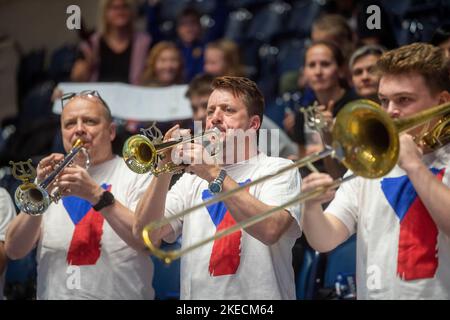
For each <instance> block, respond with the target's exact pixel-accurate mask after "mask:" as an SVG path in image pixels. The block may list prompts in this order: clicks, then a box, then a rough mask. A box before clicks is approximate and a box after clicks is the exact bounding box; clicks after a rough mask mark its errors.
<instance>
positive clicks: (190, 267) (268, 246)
mask: <svg viewBox="0 0 450 320" xmlns="http://www.w3.org/2000/svg"><path fill="white" fill-rule="evenodd" d="M212 87H213V92H212V93H211V96H210V98H209V101H208V106H207V109H206V114H207V117H206V130H211V129H213V128H217V129H219V130H220V139H221V141H222V142H223V153H222V158H219V159H217V158H216V162H215V161H214V159H213V158H212V157H211V156H209V155H208V154H207V153H206V152H205V150H204V147H203V146H202V145H201V144H198V143H188V144H185V145H183V146H182V147H181V148H175V149H174V150H173V152H169V153H167V155H166V157H165V159H164V160H163V161H161V163H160V165H164V163H167V162H169V161H172V159H173V160H175V159H174V158H175V156H176V157H178V158H179V159H180V160H181V161H182V162H183V163H184V164H185V165H186V168H185V170H186V171H187V172H189V173H190V174H184V175H183V176H182V177H181V178H180V180H179V181H178V182H177V183H176V184H175V185H174V186H173V187H172V189H170V191H169V183H170V179H171V174H166V175H160V176H158V177H155V178H154V179H153V180H152V182H151V184H150V186H149V187H148V189H147V191H146V192H145V194H144V196H143V197H142V198H141V201H140V202H139V204H138V206H137V208H136V216H135V224H134V234H135V236H136V238H138V239H142V230H143V229H144V227H145V226H146V225H148V224H149V223H150V222H153V221H157V220H160V219H161V218H162V217H163V216H166V217H170V216H173V215H175V214H177V213H180V212H181V211H183V210H186V209H189V208H191V207H193V206H194V205H197V204H199V203H201V202H204V201H206V200H208V199H210V198H211V197H213V196H214V195H216V194H218V193H221V192H227V191H229V190H232V189H234V188H237V187H238V186H239V185H242V184H245V183H248V182H249V181H252V180H255V179H257V178H259V177H261V176H265V175H268V174H271V173H274V172H275V171H277V169H279V168H281V167H284V166H286V165H287V164H288V163H291V161H289V160H285V159H281V158H273V157H268V156H267V155H265V154H262V153H258V151H257V149H256V148H252V147H251V146H252V145H254V146H256V144H257V140H256V139H257V138H256V137H257V135H256V133H257V131H258V129H259V128H260V125H261V121H262V117H263V108H264V98H263V96H262V94H261V92H260V91H259V89H258V88H257V86H256V84H255V83H254V82H253V81H250V80H248V79H246V78H240V77H220V78H216V79H215V80H214V82H213V84H212ZM175 129H176V128H172V129H171V130H169V132H168V133H167V134H166V136H165V139H166V140H168V139H170V138H171V137H172V135H173V133H174V132H175ZM239 130H241V131H243V132H245V133H249V134H248V135H246V138H245V141H244V143H242V144H239V143H238V144H234V143H232V140H233V137H234V135H233V133H236V132H237V131H239ZM251 133H253V134H251ZM217 160H218V161H219V162H220V164H217ZM299 188H300V178H299V174H298V172H297V170H292V171H290V172H286V173H284V174H282V175H279V176H277V177H274V178H272V179H269V180H268V181H266V182H264V183H262V184H258V185H255V186H252V187H250V188H249V190H244V191H242V192H238V193H236V194H234V195H232V196H230V197H228V198H227V199H225V200H224V201H223V202H219V203H216V204H215V205H211V206H208V207H206V208H205V207H203V208H201V209H199V210H197V211H195V212H193V213H192V214H190V215H186V216H184V217H183V218H182V219H179V220H176V221H174V222H172V223H170V224H167V225H165V226H163V227H161V228H159V229H157V230H154V231H153V232H152V234H151V235H150V236H151V240H152V242H153V243H159V242H160V241H161V240H165V241H168V242H173V241H175V240H176V239H177V237H178V236H179V235H181V234H182V246H183V247H187V246H190V245H191V244H194V243H198V241H200V240H202V239H205V238H206V237H210V236H212V235H214V234H215V233H216V232H218V231H220V230H223V229H226V228H228V227H230V226H232V225H235V224H236V223H240V222H242V221H245V220H246V219H248V218H251V217H253V216H255V215H258V214H261V213H263V212H266V211H268V210H269V209H271V208H273V207H275V206H277V205H280V204H282V203H284V202H286V200H290V198H291V197H292V196H294V195H296V194H297V193H298V192H299ZM299 220H300V210H299V206H293V207H289V208H286V209H282V210H279V211H277V212H276V213H275V214H273V215H272V216H270V217H268V218H267V219H265V220H263V221H261V222H259V223H256V224H254V225H252V226H250V227H247V228H245V229H244V230H239V231H236V232H234V233H232V234H230V235H228V236H225V237H224V238H220V239H216V240H215V241H214V242H210V243H208V244H206V245H204V246H202V247H200V248H197V249H195V250H193V251H191V252H190V253H187V254H186V255H184V256H182V257H181V299H295V286H294V283H295V282H294V272H293V268H292V253H291V250H292V246H293V245H294V243H295V240H296V239H297V238H298V237H299V236H300V235H301V229H300V226H299V225H300V223H299Z"/></svg>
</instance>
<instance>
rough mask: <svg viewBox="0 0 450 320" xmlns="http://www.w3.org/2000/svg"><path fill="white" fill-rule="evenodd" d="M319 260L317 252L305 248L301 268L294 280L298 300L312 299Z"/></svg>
mask: <svg viewBox="0 0 450 320" xmlns="http://www.w3.org/2000/svg"><path fill="white" fill-rule="evenodd" d="M319 260H320V254H319V252H317V251H315V250H314V249H312V248H310V247H307V248H305V252H304V256H303V262H302V264H301V269H300V271H299V272H298V275H297V279H296V281H295V286H296V296H297V299H298V300H312V299H313V298H314V295H315V292H316V278H317V272H318V267H319Z"/></svg>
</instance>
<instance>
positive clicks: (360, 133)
mask: <svg viewBox="0 0 450 320" xmlns="http://www.w3.org/2000/svg"><path fill="white" fill-rule="evenodd" d="M435 118H438V119H439V121H438V122H437V124H436V125H435V126H434V127H433V128H432V129H431V130H430V131H428V132H426V133H425V134H423V135H422V136H421V137H420V140H421V141H423V143H424V144H426V145H427V146H428V147H430V148H433V149H436V148H438V147H440V146H443V145H445V144H446V143H447V142H449V141H450V126H449V120H450V103H445V104H442V105H439V106H436V107H433V108H430V109H428V110H425V111H423V112H420V113H418V114H416V115H413V116H410V117H407V118H403V119H395V120H393V119H391V118H390V117H389V115H388V114H387V113H386V112H385V111H384V110H383V109H382V108H381V107H380V106H379V105H378V104H377V103H375V102H373V101H370V100H365V99H360V100H355V101H352V102H350V103H348V104H347V105H346V106H345V107H344V108H343V109H342V110H341V111H340V112H339V113H338V115H337V117H336V122H335V125H334V127H333V131H332V137H333V142H332V146H331V147H330V146H326V147H325V149H324V150H323V151H321V152H318V153H315V154H312V155H309V156H307V157H305V158H302V159H299V160H297V161H296V162H294V163H292V164H290V165H288V166H286V167H283V168H281V169H279V170H278V171H276V172H275V173H273V174H269V175H267V176H263V177H261V178H259V179H256V180H253V181H251V182H249V183H247V184H246V185H243V186H241V187H238V188H235V189H233V190H229V191H228V192H224V193H222V194H219V195H217V196H216V197H213V198H211V199H209V200H207V201H205V202H202V203H200V204H198V205H196V206H194V207H191V208H189V209H186V210H184V211H182V212H180V213H178V214H176V215H174V216H171V217H170V218H166V217H164V218H162V219H160V220H157V221H154V222H151V223H150V224H148V225H147V226H145V227H144V229H143V231H142V236H143V239H144V242H145V244H146V245H147V247H148V248H149V250H150V251H151V253H152V254H153V255H155V256H156V257H158V258H160V259H162V260H163V261H164V262H165V263H167V264H169V263H171V262H172V261H173V260H175V259H178V258H179V257H181V256H182V255H184V254H186V253H188V252H190V251H192V250H195V249H196V248H198V247H201V246H203V245H205V244H207V243H209V242H211V241H214V240H216V239H219V238H222V237H224V236H227V235H229V234H231V233H233V232H235V231H237V230H239V229H242V228H246V227H249V226H251V225H253V224H255V223H257V222H259V221H261V220H263V219H265V218H267V217H268V216H270V215H271V214H273V213H274V212H277V211H279V210H281V209H283V208H286V207H289V206H290V205H293V204H296V203H303V202H305V201H307V200H309V199H312V198H315V197H317V196H319V195H321V194H323V193H325V192H326V191H327V190H329V189H333V188H337V187H338V186H339V185H340V184H342V183H344V182H346V181H349V180H351V179H353V178H354V177H356V176H361V177H364V178H369V179H375V178H379V177H382V176H384V175H386V174H387V173H389V171H391V170H392V168H393V167H394V166H395V165H396V164H397V160H398V156H399V150H400V142H399V134H400V133H401V132H404V131H406V130H411V129H413V128H416V127H418V126H420V125H422V124H424V123H426V122H428V121H431V120H433V119H435ZM431 142H433V143H432V144H428V143H431ZM327 156H332V157H334V158H337V159H338V160H340V161H341V162H342V163H343V164H344V166H345V167H346V168H347V169H349V170H351V171H352V172H353V174H352V175H349V176H346V177H344V178H339V179H336V180H334V181H333V182H332V184H330V185H328V186H324V187H319V188H316V189H314V190H310V191H309V192H305V193H301V194H299V195H297V196H296V197H294V198H293V199H292V200H290V201H289V202H287V203H284V204H282V205H280V206H278V207H274V208H272V209H270V210H268V211H266V212H264V213H262V214H260V215H257V216H254V217H252V218H250V219H247V220H245V221H242V222H240V223H238V224H236V225H234V226H233V227H231V228H228V229H225V230H222V231H220V232H217V233H216V234H215V235H213V236H211V237H209V238H206V239H204V240H202V241H199V242H198V243H195V244H193V245H191V246H189V247H185V248H181V249H178V250H171V251H164V250H161V249H159V248H158V246H157V245H155V244H153V242H152V240H151V237H150V236H151V234H152V232H153V231H154V230H155V229H158V228H160V227H162V226H164V225H166V224H168V223H170V222H171V221H173V220H176V219H180V218H182V217H184V216H186V215H188V214H190V213H192V212H194V211H196V210H198V209H200V208H202V207H205V206H208V205H210V204H213V203H216V202H219V201H222V200H224V199H226V198H228V197H229V196H231V195H233V194H235V193H237V192H240V191H242V190H244V189H247V188H249V187H251V186H253V185H256V184H259V183H261V182H264V181H266V180H268V179H270V178H272V177H275V176H278V175H280V174H282V173H284V172H286V171H289V170H292V169H296V168H297V169H298V168H301V167H304V166H312V167H313V165H312V163H313V162H315V161H317V160H320V159H323V158H325V157H327Z"/></svg>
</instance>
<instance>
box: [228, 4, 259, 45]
mask: <svg viewBox="0 0 450 320" xmlns="http://www.w3.org/2000/svg"><path fill="white" fill-rule="evenodd" d="M252 17H253V15H252V13H251V12H250V11H248V10H247V9H245V8H240V9H238V10H235V11H233V12H231V13H230V15H229V17H228V21H227V23H226V27H225V38H227V39H230V40H233V41H236V42H238V43H242V42H243V41H244V38H245V37H244V35H245V34H246V32H247V28H248V26H249V24H250V21H251V19H252Z"/></svg>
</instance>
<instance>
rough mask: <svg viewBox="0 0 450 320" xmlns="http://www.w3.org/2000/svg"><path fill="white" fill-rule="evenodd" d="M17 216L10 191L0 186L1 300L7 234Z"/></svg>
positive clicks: (6, 258) (5, 262) (6, 260)
mask: <svg viewBox="0 0 450 320" xmlns="http://www.w3.org/2000/svg"><path fill="white" fill-rule="evenodd" d="M15 216H16V209H15V208H14V204H13V202H12V201H11V197H10V196H9V194H8V192H7V191H6V190H5V189H3V188H0V300H3V287H4V281H5V273H6V265H7V263H8V257H7V256H6V252H5V235H6V228H7V227H8V224H9V222H10V221H11V220H12V219H13V218H14V217H15Z"/></svg>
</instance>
